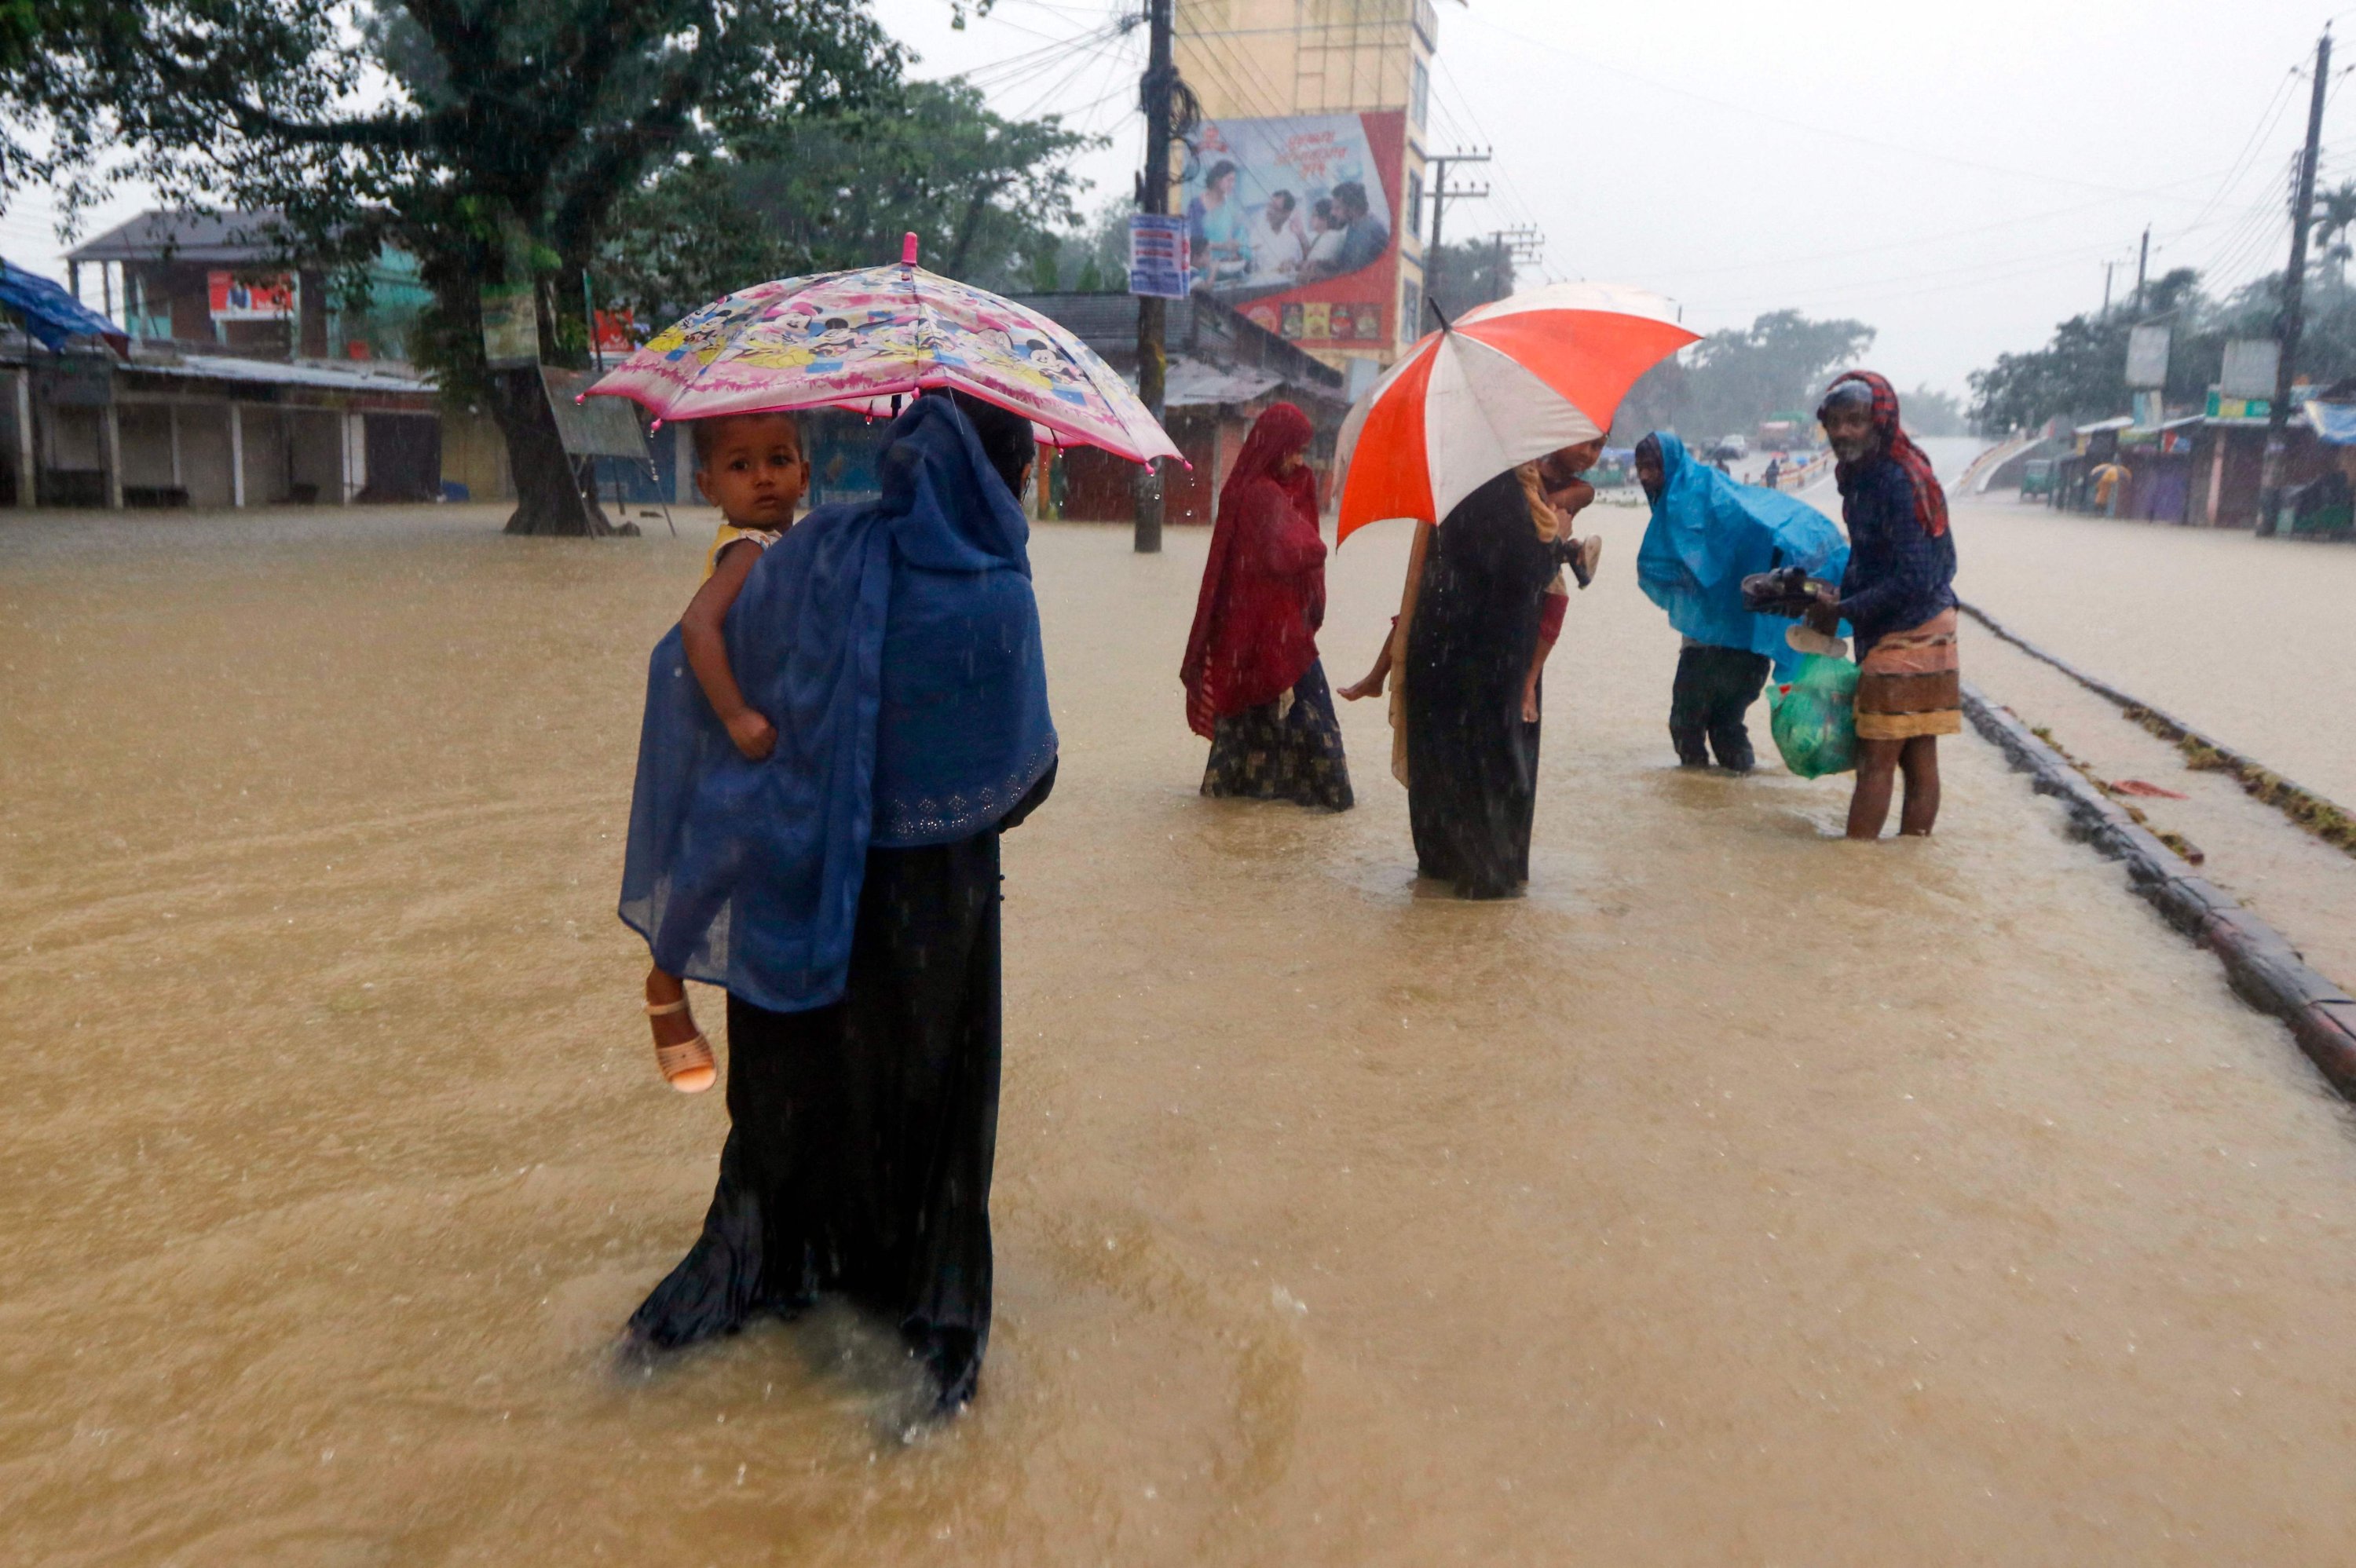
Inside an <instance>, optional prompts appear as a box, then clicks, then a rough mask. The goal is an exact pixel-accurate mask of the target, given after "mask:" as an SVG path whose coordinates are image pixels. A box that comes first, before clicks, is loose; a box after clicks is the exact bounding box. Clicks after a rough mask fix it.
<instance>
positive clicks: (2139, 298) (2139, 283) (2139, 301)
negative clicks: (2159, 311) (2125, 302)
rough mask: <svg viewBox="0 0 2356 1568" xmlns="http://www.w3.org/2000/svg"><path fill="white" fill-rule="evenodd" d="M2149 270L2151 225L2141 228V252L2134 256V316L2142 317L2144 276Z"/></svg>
mask: <svg viewBox="0 0 2356 1568" xmlns="http://www.w3.org/2000/svg"><path fill="white" fill-rule="evenodd" d="M2150 270H2151V225H2150V224H2148V223H2147V224H2145V225H2144V226H2143V250H2142V251H2139V252H2138V253H2137V254H2136V318H2137V319H2138V320H2140V319H2141V318H2142V316H2143V280H2144V274H2145V273H2147V272H2149V271H2150Z"/></svg>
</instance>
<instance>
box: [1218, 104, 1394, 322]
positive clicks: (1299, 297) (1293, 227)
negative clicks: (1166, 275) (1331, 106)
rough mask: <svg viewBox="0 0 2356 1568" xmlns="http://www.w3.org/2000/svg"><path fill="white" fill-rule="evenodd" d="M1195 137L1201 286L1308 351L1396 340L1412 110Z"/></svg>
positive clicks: (1223, 125)
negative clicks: (1409, 114)
mask: <svg viewBox="0 0 2356 1568" xmlns="http://www.w3.org/2000/svg"><path fill="white" fill-rule="evenodd" d="M1188 141H1189V143H1190V144H1191V150H1192V154H1193V155H1192V156H1191V157H1190V158H1189V160H1188V164H1187V170H1186V179H1185V187H1184V200H1185V207H1184V212H1185V217H1186V229H1187V239H1188V241H1189V262H1190V265H1191V268H1192V272H1193V279H1194V286H1195V287H1197V288H1205V289H1208V290H1210V291H1211V293H1214V294H1215V295H1216V296H1217V297H1218V298H1219V299H1220V300H1221V301H1222V302H1223V303H1225V304H1228V305H1231V306H1233V307H1234V308H1235V309H1237V310H1239V311H1241V312H1242V313H1243V314H1244V315H1247V316H1249V317H1250V318H1251V319H1252V320H1253V321H1255V322H1257V323H1258V324H1259V325H1261V326H1264V327H1266V328H1268V330H1269V331H1270V332H1275V333H1279V334H1281V335H1282V336H1285V337H1287V338H1289V339H1290V340H1291V341H1293V342H1295V343H1298V344H1300V345H1301V347H1304V348H1322V349H1362V350H1370V351H1371V350H1383V349H1387V348H1389V347H1391V346H1392V345H1393V344H1395V343H1396V342H1397V341H1398V326H1399V322H1398V300H1399V230H1400V228H1401V227H1402V224H1403V223H1411V222H1413V221H1414V219H1413V215H1412V214H1406V215H1403V214H1402V213H1401V211H1400V200H1399V198H1400V196H1401V194H1402V192H1403V190H1404V188H1405V185H1406V181H1405V177H1404V165H1405V163H1406V147H1407V116H1406V113H1405V112H1403V111H1400V110H1395V109H1393V110H1379V111H1376V112H1371V113H1362V114H1301V115H1292V116H1288V117H1286V118H1283V119H1271V120H1209V121H1205V122H1204V123H1202V124H1200V125H1199V126H1197V127H1196V128H1195V133H1194V135H1192V136H1190V137H1189V138H1188Z"/></svg>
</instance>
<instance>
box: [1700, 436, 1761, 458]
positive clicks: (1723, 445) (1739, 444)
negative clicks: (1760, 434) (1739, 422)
mask: <svg viewBox="0 0 2356 1568" xmlns="http://www.w3.org/2000/svg"><path fill="white" fill-rule="evenodd" d="M1709 454H1710V456H1711V457H1713V458H1719V457H1723V458H1726V459H1727V460H1728V461H1730V462H1739V461H1740V460H1741V459H1743V458H1745V457H1748V456H1750V455H1751V442H1750V439H1749V438H1748V437H1746V436H1740V435H1727V436H1720V437H1719V442H1718V444H1717V445H1716V446H1713V447H1711V448H1710V449H1709Z"/></svg>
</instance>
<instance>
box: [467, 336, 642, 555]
mask: <svg viewBox="0 0 2356 1568" xmlns="http://www.w3.org/2000/svg"><path fill="white" fill-rule="evenodd" d="M490 387H491V396H490V403H491V418H492V420H493V421H496V422H497V423H498V427H499V433H500V434H501V435H502V436H504V437H506V438H507V443H508V470H509V473H510V474H512V475H514V477H515V487H516V509H515V515H514V516H513V517H509V519H508V528H507V531H508V532H509V533H511V534H560V535H566V536H570V537H573V538H588V539H596V538H602V537H604V536H605V535H607V534H611V533H615V532H616V531H617V530H616V528H615V527H614V525H613V524H612V523H611V522H609V521H608V520H607V519H606V517H605V510H604V508H602V507H599V506H598V505H597V497H596V496H595V495H594V493H593V494H584V492H583V490H582V487H581V483H580V480H579V478H578V477H577V476H576V468H575V460H574V459H573V457H572V455H571V454H569V453H566V451H565V450H564V443H563V441H562V438H561V437H560V436H559V435H558V434H557V431H556V416H555V415H553V414H552V413H550V412H549V411H548V394H547V392H546V391H545V390H544V389H542V387H541V379H540V372H539V371H538V370H537V369H530V368H527V369H521V370H494V371H492V372H491V376H490Z"/></svg>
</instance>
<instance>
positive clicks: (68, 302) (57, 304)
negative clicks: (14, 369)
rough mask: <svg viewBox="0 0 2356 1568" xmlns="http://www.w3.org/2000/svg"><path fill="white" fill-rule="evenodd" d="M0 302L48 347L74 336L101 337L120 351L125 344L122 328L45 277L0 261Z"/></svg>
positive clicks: (58, 345)
mask: <svg viewBox="0 0 2356 1568" xmlns="http://www.w3.org/2000/svg"><path fill="white" fill-rule="evenodd" d="M0 305H5V306H7V307H8V309H10V310H11V311H13V312H15V313H16V318H17V319H18V320H20V321H22V322H23V323H24V324H25V330H26V331H27V332H29V333H31V334H32V335H33V336H35V337H37V338H39V339H40V340H41V342H42V344H43V345H44V346H46V347H48V348H50V349H52V350H56V349H60V348H63V347H65V346H66V343H67V340H68V339H70V338H75V337H101V338H104V339H106V340H107V341H109V342H111V343H112V344H113V345H114V346H115V348H116V351H117V352H120V351H121V350H122V349H123V347H125V346H126V343H127V341H128V340H127V339H126V338H125V336H124V335H123V328H121V327H119V326H117V325H114V323H112V322H111V321H109V320H107V319H106V317H104V316H102V315H99V314H98V313H97V312H96V311H94V310H92V309H91V308H90V307H89V306H88V305H86V304H82V303H81V302H80V300H78V299H76V298H74V297H73V295H71V294H70V293H66V291H65V290H64V289H63V288H61V287H59V285H58V284H56V283H51V282H50V281H49V280H48V279H47V278H44V277H40V276H38V275H37V274H36V273H32V272H27V271H25V269H23V268H22V267H12V266H10V265H9V264H8V263H7V262H6V261H0Z"/></svg>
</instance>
